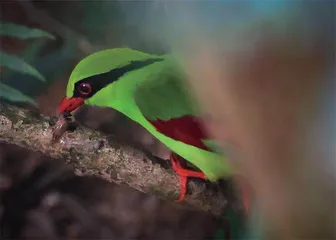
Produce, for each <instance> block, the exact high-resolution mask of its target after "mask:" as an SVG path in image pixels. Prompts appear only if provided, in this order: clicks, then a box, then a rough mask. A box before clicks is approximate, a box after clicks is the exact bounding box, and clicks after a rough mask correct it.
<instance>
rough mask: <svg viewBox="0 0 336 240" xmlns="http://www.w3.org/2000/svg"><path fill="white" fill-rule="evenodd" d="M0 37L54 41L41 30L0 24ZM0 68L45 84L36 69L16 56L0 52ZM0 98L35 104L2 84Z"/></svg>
mask: <svg viewBox="0 0 336 240" xmlns="http://www.w3.org/2000/svg"><path fill="white" fill-rule="evenodd" d="M0 36H10V37H16V38H19V39H24V40H25V39H30V38H49V39H54V37H53V36H52V35H50V34H49V33H47V32H44V31H42V30H39V29H34V28H28V27H25V26H20V25H16V24H12V23H0ZM0 66H2V67H5V68H7V69H11V70H13V71H16V72H20V73H23V74H27V75H30V76H33V77H35V78H37V79H38V80H40V81H42V82H45V78H44V76H43V75H42V74H41V73H40V72H39V71H38V70H37V69H36V68H34V67H33V66H31V65H30V64H28V63H27V62H25V61H24V60H23V59H22V58H20V57H18V56H15V55H12V54H8V53H5V52H1V51H0ZM0 97H1V98H4V99H7V100H9V101H13V102H27V103H31V104H34V105H36V102H35V101H34V100H33V99H32V98H31V97H29V96H27V95H25V94H23V93H22V92H20V91H18V90H16V89H14V88H12V87H10V86H8V85H5V84H3V83H0Z"/></svg>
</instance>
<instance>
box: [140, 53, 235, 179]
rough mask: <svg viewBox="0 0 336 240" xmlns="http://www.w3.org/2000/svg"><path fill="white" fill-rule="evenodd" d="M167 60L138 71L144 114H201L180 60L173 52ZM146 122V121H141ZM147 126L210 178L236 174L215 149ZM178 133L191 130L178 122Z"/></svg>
mask: <svg viewBox="0 0 336 240" xmlns="http://www.w3.org/2000/svg"><path fill="white" fill-rule="evenodd" d="M166 58H167V59H166V61H162V62H158V63H155V64H153V65H151V66H148V67H147V68H146V70H144V71H142V72H141V73H139V74H138V75H137V77H141V79H142V80H141V81H140V82H141V83H139V85H138V86H137V88H136V91H135V93H134V101H135V103H136V105H137V106H138V108H139V110H140V112H141V114H142V115H143V116H144V117H145V118H146V119H149V120H163V121H165V120H170V119H172V118H179V117H182V116H185V115H192V116H198V114H199V108H198V106H197V104H196V101H195V100H194V99H193V98H192V96H191V95H190V93H189V92H190V91H188V88H187V85H186V82H185V75H184V74H183V72H182V70H181V69H180V68H179V67H178V65H177V63H176V62H175V61H174V59H173V58H171V57H170V56H167V57H166ZM139 123H140V124H142V125H143V126H146V125H147V124H145V123H143V122H142V121H140V122H139ZM147 129H148V130H149V131H150V132H151V133H152V134H153V135H154V136H156V137H157V138H158V139H159V140H160V141H161V142H163V143H164V144H165V145H166V146H167V147H169V148H170V149H171V150H172V151H173V152H175V153H177V154H178V155H180V156H182V157H183V158H185V159H186V160H188V161H189V162H191V163H193V164H194V165H195V166H197V167H198V168H199V169H200V170H202V171H203V172H204V173H205V174H206V176H207V177H208V178H209V179H210V180H215V179H217V178H218V177H225V176H229V175H231V174H233V169H232V167H231V166H230V165H229V164H228V162H226V161H225V160H223V156H222V155H220V154H218V153H216V152H215V151H213V152H211V151H207V150H204V149H201V148H198V147H195V146H192V145H189V144H186V143H183V142H180V141H176V140H173V139H172V138H170V137H167V136H166V137H163V136H162V134H160V133H158V132H155V131H153V130H151V128H150V127H148V126H147ZM175 131H178V132H179V134H182V135H183V134H184V135H188V134H190V132H188V131H190V130H188V129H184V128H183V127H182V128H180V127H179V126H177V129H175ZM199 140H200V141H203V143H206V145H208V146H209V145H212V146H214V144H209V143H213V142H211V141H207V140H210V139H199Z"/></svg>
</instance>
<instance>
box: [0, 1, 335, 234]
mask: <svg viewBox="0 0 336 240" xmlns="http://www.w3.org/2000/svg"><path fill="white" fill-rule="evenodd" d="M0 10H1V16H0V18H1V22H10V23H15V24H19V25H24V26H27V27H33V28H38V29H41V30H44V31H45V32H47V33H49V34H51V35H52V36H53V37H54V39H52V38H50V37H49V38H48V37H42V38H33V39H31V38H29V39H26V40H22V39H18V38H15V37H8V36H1V50H2V51H4V52H6V53H9V54H13V55H15V56H19V57H20V58H21V59H23V60H24V61H25V62H26V63H29V64H30V65H31V66H33V67H34V68H36V69H37V70H38V72H39V73H40V74H41V75H42V76H43V77H44V78H45V79H46V80H45V81H44V82H43V81H39V80H37V79H36V76H29V75H27V74H24V73H22V72H20V71H19V72H18V71H12V70H13V69H11V68H10V67H8V66H7V67H2V68H1V69H0V70H1V72H0V73H1V83H2V84H5V85H6V86H10V87H12V88H13V89H16V90H18V91H19V92H21V93H23V94H24V96H25V97H22V96H21V97H20V96H19V94H18V95H17V99H16V100H15V99H8V96H7V97H6V96H4V95H5V94H4V87H3V88H2V89H1V91H2V92H1V96H2V97H3V99H2V100H3V101H10V102H15V103H18V101H19V100H20V99H21V100H22V98H24V99H28V98H29V99H32V100H34V101H36V103H37V104H36V105H35V106H34V105H32V104H23V103H19V105H22V106H24V107H26V108H30V109H32V110H36V111H40V112H41V113H42V114H45V115H55V114H56V108H57V106H58V104H59V102H60V100H61V98H62V97H63V95H64V92H65V87H66V83H67V80H68V76H69V74H70V73H71V70H72V69H73V67H74V66H75V65H76V64H77V63H78V61H79V60H80V59H82V58H83V57H85V56H87V55H88V54H90V53H92V52H95V51H98V50H102V49H106V48H113V47H122V46H127V47H131V48H135V49H138V50H142V51H145V52H149V53H155V54H162V53H167V52H173V53H175V54H176V55H177V56H179V57H180V59H181V62H182V63H183V64H184V66H185V68H186V71H187V72H188V74H189V75H190V85H191V87H192V88H191V89H192V90H193V91H194V92H195V94H196V95H197V96H198V97H199V99H200V102H201V103H202V104H203V106H204V118H205V119H206V120H207V121H209V126H210V127H209V128H210V130H211V131H212V132H213V135H214V136H215V137H216V138H217V139H218V140H220V141H221V142H222V143H223V146H225V147H228V146H229V147H230V149H233V150H234V154H232V156H231V155H230V157H231V158H232V159H234V163H235V164H237V166H238V167H239V168H240V169H241V170H242V171H244V172H245V173H246V175H247V176H248V178H249V180H250V181H251V184H252V185H253V186H254V188H255V191H256V194H257V196H259V197H257V201H256V202H257V203H256V206H255V209H259V210H258V211H257V210H256V212H257V213H256V216H255V219H257V218H259V217H260V216H261V215H263V217H265V218H266V219H268V220H267V221H266V223H267V224H265V221H264V225H263V227H264V228H267V229H271V230H270V232H272V231H273V230H275V232H276V233H277V234H276V235H277V236H279V234H278V233H279V232H281V233H282V234H283V235H281V234H280V236H282V238H284V239H289V237H294V238H304V239H308V238H311V239H332V238H333V237H335V235H334V234H335V228H334V226H336V223H335V219H336V217H335V216H336V207H335V197H336V194H335V181H336V177H335V173H336V162H335V159H336V158H335V146H336V134H335V133H336V132H335V120H336V119H335V117H336V114H335V109H336V108H335V107H336V106H335V102H336V101H335V94H334V89H335V2H334V1H331V0H330V1H328V0H324V1H299V0H297V1H276V0H271V1H265V0H250V1H247V0H246V1H180V2H178V1H19V0H18V1H15V0H13V1H1V2H0ZM13 94H14V93H13ZM13 96H14V95H13ZM27 97H28V98H27ZM18 99H19V100H18ZM19 102H22V101H19ZM98 116H99V117H98ZM79 120H80V121H81V122H82V123H83V124H84V125H86V126H89V127H91V128H94V129H98V130H101V131H104V132H106V133H108V134H114V135H117V136H118V138H119V139H122V140H124V141H126V142H128V143H129V144H132V145H134V146H137V147H139V148H142V149H145V150H147V151H149V152H152V153H153V154H154V155H157V156H159V157H161V158H167V156H168V153H169V151H168V150H167V149H166V148H165V147H164V146H162V145H161V144H160V143H158V142H157V141H156V140H155V139H154V138H153V137H151V136H150V135H149V134H147V133H146V131H144V130H143V129H142V128H141V127H139V126H138V125H136V124H134V123H132V122H131V121H129V120H128V119H126V118H125V117H124V116H122V115H120V114H118V113H116V112H114V111H113V110H110V109H109V110H107V109H96V108H90V109H85V110H84V111H83V112H82V113H81V114H80V116H79ZM231 152H232V151H230V153H231ZM252 222H258V223H259V221H257V220H255V221H253V218H252ZM265 226H267V227H265ZM255 227H256V228H257V226H255ZM272 234H273V232H272ZM271 236H272V238H271V239H274V235H271Z"/></svg>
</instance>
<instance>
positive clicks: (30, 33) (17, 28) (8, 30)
mask: <svg viewBox="0 0 336 240" xmlns="http://www.w3.org/2000/svg"><path fill="white" fill-rule="evenodd" d="M0 36H9V37H17V38H20V39H29V38H41V37H45V38H49V39H55V37H54V36H53V35H51V34H50V33H47V32H45V31H43V30H40V29H36V28H28V27H25V26H22V25H17V24H13V23H0Z"/></svg>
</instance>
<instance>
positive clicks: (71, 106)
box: [58, 97, 84, 113]
mask: <svg viewBox="0 0 336 240" xmlns="http://www.w3.org/2000/svg"><path fill="white" fill-rule="evenodd" d="M83 104H84V99H83V98H75V97H72V98H67V97H64V98H63V99H62V101H61V103H60V106H59V108H58V111H59V113H71V112H72V111H74V110H76V109H77V108H79V107H80V106H81V105H83Z"/></svg>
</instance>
